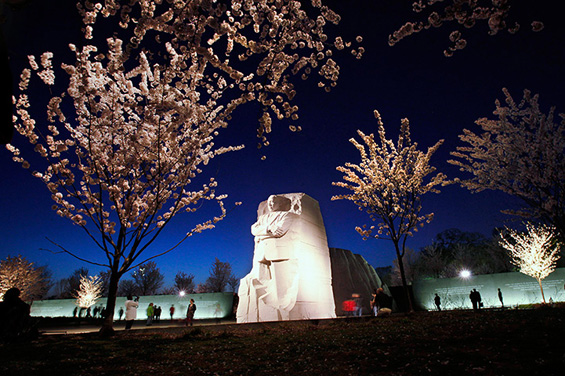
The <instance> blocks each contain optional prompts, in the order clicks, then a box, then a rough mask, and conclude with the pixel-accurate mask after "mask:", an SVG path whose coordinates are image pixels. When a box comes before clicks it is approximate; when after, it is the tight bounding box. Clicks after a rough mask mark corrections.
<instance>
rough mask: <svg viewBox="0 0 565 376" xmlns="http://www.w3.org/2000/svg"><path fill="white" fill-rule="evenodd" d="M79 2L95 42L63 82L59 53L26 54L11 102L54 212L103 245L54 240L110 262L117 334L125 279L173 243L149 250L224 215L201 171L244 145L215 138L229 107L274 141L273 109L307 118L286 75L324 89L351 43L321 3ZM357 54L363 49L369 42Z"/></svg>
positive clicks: (19, 156)
mask: <svg viewBox="0 0 565 376" xmlns="http://www.w3.org/2000/svg"><path fill="white" fill-rule="evenodd" d="M78 7H79V11H80V12H81V15H82V17H83V21H84V25H85V27H84V32H85V38H86V41H87V43H85V45H83V46H82V47H79V46H76V45H70V49H71V51H72V53H73V54H74V56H75V58H74V61H73V62H72V63H69V64H67V63H64V64H61V68H62V69H63V70H64V71H65V72H66V74H67V76H66V77H67V81H64V82H63V83H58V84H57V85H55V74H56V73H57V75H58V77H59V76H60V75H59V72H58V68H56V65H55V64H54V63H53V54H52V53H50V52H46V53H44V54H43V55H42V56H41V59H40V61H36V58H35V57H33V56H30V59H29V60H30V66H31V69H25V70H24V71H23V72H22V74H21V80H20V84H19V90H20V91H19V93H18V94H17V95H16V96H15V99H14V101H15V109H16V115H15V116H14V123H15V129H16V131H17V133H19V134H20V135H22V136H24V137H25V138H27V141H28V142H29V143H31V144H32V145H33V147H34V150H35V152H36V153H37V155H38V156H39V157H41V158H42V160H43V162H44V163H43V165H41V164H40V163H36V165H38V166H37V167H36V166H35V165H34V169H33V170H32V171H33V175H34V176H36V177H37V178H39V179H41V180H43V182H45V184H46V185H47V188H48V190H49V191H50V192H51V194H52V198H53V200H54V202H55V204H54V206H53V208H54V210H55V211H56V212H57V214H59V215H60V216H62V217H66V218H69V219H70V220H71V221H72V222H73V223H74V224H75V225H77V226H79V227H80V228H82V229H83V230H84V231H85V232H86V233H87V234H88V236H89V237H90V238H91V239H92V240H93V241H94V243H95V244H96V245H97V246H98V247H99V248H100V249H101V251H102V254H103V260H104V261H99V260H98V259H96V258H94V257H93V258H92V259H90V258H86V257H82V256H79V255H77V254H76V253H74V252H72V251H71V250H67V249H66V248H64V247H63V246H62V245H60V244H57V246H59V247H60V248H61V249H63V250H64V251H65V252H67V253H69V254H71V255H73V256H75V257H77V258H78V259H80V260H82V261H86V262H90V263H92V264H96V265H100V266H105V267H107V268H109V270H110V271H111V276H110V281H109V293H108V307H107V309H108V312H109V315H108V317H107V319H106V321H105V323H104V326H103V328H102V331H103V332H112V331H113V330H112V323H113V312H114V309H115V300H116V292H117V289H118V283H119V280H120V278H121V277H122V276H123V275H124V274H125V273H127V272H128V271H129V270H132V269H135V268H136V267H138V266H139V265H141V264H143V263H145V262H147V261H149V260H151V259H153V258H155V257H158V256H160V255H162V254H164V253H167V252H169V251H171V250H172V249H174V248H175V247H176V245H175V246H172V247H171V248H170V249H167V250H163V251H162V252H161V253H158V254H150V255H145V253H144V252H145V251H146V250H147V249H148V248H149V247H150V245H151V244H152V243H153V242H154V240H155V239H156V238H157V237H158V236H159V235H160V234H161V232H162V231H163V228H165V226H166V225H167V224H168V223H170V221H171V220H172V218H173V217H174V216H175V215H177V214H178V213H181V212H189V213H192V212H194V211H196V210H197V208H198V207H200V205H201V204H202V202H203V201H213V202H217V204H218V205H219V213H218V215H217V216H216V217H214V218H213V219H210V220H208V221H205V222H203V223H200V224H197V225H196V226H195V227H194V228H193V229H192V230H190V231H188V232H187V234H186V236H185V237H184V238H183V239H181V240H180V242H182V241H183V240H184V239H186V238H187V237H189V236H191V235H193V234H195V233H199V232H201V231H203V230H205V229H211V228H213V227H214V226H215V224H216V223H217V222H218V221H220V220H221V219H222V218H224V216H225V215H226V210H225V208H224V200H225V199H226V195H222V194H219V193H217V192H216V187H217V182H216V181H215V180H214V179H213V178H211V179H209V180H207V181H204V180H203V177H200V175H201V173H202V168H203V166H205V165H206V164H208V162H209V161H210V160H211V159H212V158H214V157H217V156H219V155H221V154H225V153H227V152H230V151H235V150H239V149H241V147H242V146H223V147H220V146H217V145H215V144H214V141H213V140H214V137H216V136H217V135H218V133H219V132H220V131H221V129H222V128H224V127H226V126H227V125H228V121H229V120H230V118H231V115H232V113H233V111H234V110H235V109H236V108H237V107H239V106H240V105H242V104H244V103H248V102H256V103H258V104H259V106H260V109H261V113H260V116H259V126H258V129H257V135H258V137H259V142H260V145H266V144H268V141H267V138H266V134H267V133H269V132H270V130H271V125H272V118H273V117H275V118H276V119H288V121H295V120H297V118H298V115H297V110H298V108H297V106H294V105H292V104H291V100H292V98H293V97H294V96H295V94H296V91H295V89H294V86H293V84H292V83H291V76H293V75H301V76H302V78H304V79H306V78H308V76H310V75H312V74H314V73H318V74H317V76H319V79H320V80H319V83H318V86H320V87H324V88H326V89H327V90H329V89H330V88H331V87H333V86H335V84H336V82H337V79H338V76H339V66H338V65H337V63H336V62H335V61H334V60H333V59H332V56H333V54H334V53H335V52H336V51H339V50H343V49H347V48H348V46H351V44H350V43H347V42H345V41H344V40H343V39H342V38H341V37H336V38H335V39H334V40H330V38H329V37H328V35H327V34H326V27H327V24H337V23H338V22H339V16H338V15H337V14H336V13H334V12H333V11H331V10H330V9H328V8H327V7H326V6H323V5H322V3H321V1H320V0H313V1H312V2H311V4H309V5H307V4H305V5H304V6H303V5H302V4H301V2H298V1H291V0H279V1H273V0H231V1H213V0H174V1H173V0H132V1H130V2H129V3H125V2H122V1H116V0H105V1H101V2H99V3H94V2H91V1H88V0H87V1H84V2H80V3H79V4H78ZM102 21H103V22H102ZM98 25H102V26H98ZM114 25H119V26H120V28H119V29H118V28H117V27H114ZM105 33H107V34H108V35H104V34H105ZM359 40H360V39H359ZM354 52H355V54H356V55H357V57H360V56H361V55H362V53H363V50H362V48H357V49H355V50H354ZM32 73H35V74H36V75H37V76H39V78H41V80H43V82H44V83H45V84H47V85H48V86H49V90H50V91H51V92H53V91H56V90H57V89H58V88H59V87H64V90H63V92H62V93H61V94H59V95H53V96H51V97H50V99H49V100H48V101H47V103H46V105H47V121H46V123H47V126H46V127H44V126H39V125H41V124H42V123H38V122H37V121H36V120H35V119H34V115H35V114H36V112H35V110H34V111H30V108H33V109H35V108H38V107H37V106H41V105H43V104H41V102H35V101H34V102H32V98H33V95H32V94H33V92H31V90H30V89H29V88H30V80H31V79H32ZM63 77H65V76H64V75H63ZM57 82H59V79H58V81H57ZM28 92H29V94H28ZM32 103H33V105H32ZM290 127H291V129H296V127H295V126H294V125H291V126H290ZM18 141H20V139H16V138H15V139H14V143H13V144H9V145H7V148H8V149H9V150H10V151H11V152H12V153H13V159H14V160H15V161H16V162H19V163H21V164H22V166H23V167H24V168H29V167H30V166H31V165H32V164H33V162H34V160H32V159H28V158H24V157H23V153H22V150H20V148H19V147H16V146H15V145H16V143H17V142H18ZM180 242H179V243H177V245H178V244H180ZM142 255H144V256H142Z"/></svg>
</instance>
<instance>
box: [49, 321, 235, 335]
mask: <svg viewBox="0 0 565 376" xmlns="http://www.w3.org/2000/svg"><path fill="white" fill-rule="evenodd" d="M231 324H235V320H230V319H225V320H221V321H220V322H217V321H215V320H194V324H193V326H217V325H231ZM125 325H126V324H125V321H123V320H121V321H115V322H114V330H116V331H123V330H125ZM100 327H101V325H94V324H85V323H83V324H80V325H76V324H75V325H66V326H54V327H41V325H40V326H39V332H40V333H41V334H43V335H54V334H83V333H94V332H98V331H99V330H100ZM184 327H185V325H184V323H183V322H182V321H180V320H172V321H171V320H161V321H160V322H153V324H152V325H145V320H136V321H135V322H134V324H133V327H132V329H131V330H149V329H165V328H184Z"/></svg>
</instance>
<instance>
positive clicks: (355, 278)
mask: <svg viewBox="0 0 565 376" xmlns="http://www.w3.org/2000/svg"><path fill="white" fill-rule="evenodd" d="M330 259H331V267H332V276H333V282H332V285H333V294H334V300H335V303H336V307H337V308H336V310H337V314H338V315H341V314H342V312H341V304H342V303H343V302H344V301H346V300H350V299H351V297H352V295H353V294H358V295H360V297H361V303H362V307H363V314H370V312H371V307H370V302H371V298H372V293H373V289H376V288H379V287H383V288H384V289H385V292H386V293H387V294H388V295H390V291H388V288H387V287H386V286H383V284H382V282H381V279H380V278H379V276H378V275H377V272H376V271H375V269H374V268H373V267H372V266H371V265H369V263H368V262H367V261H366V260H365V259H364V258H363V256H361V255H357V254H354V253H352V252H351V251H348V250H345V249H339V248H330Z"/></svg>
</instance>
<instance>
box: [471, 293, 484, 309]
mask: <svg viewBox="0 0 565 376" xmlns="http://www.w3.org/2000/svg"><path fill="white" fill-rule="evenodd" d="M469 299H471V304H472V305H473V309H474V310H475V311H476V310H478V309H479V308H481V305H482V302H481V294H480V293H479V292H478V291H477V289H473V290H471V293H470V294H469Z"/></svg>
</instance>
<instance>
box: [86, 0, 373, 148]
mask: <svg viewBox="0 0 565 376" xmlns="http://www.w3.org/2000/svg"><path fill="white" fill-rule="evenodd" d="M311 8H313V9H314V10H317V11H318V13H317V14H315V13H316V12H315V11H312V10H311ZM79 9H80V11H81V14H82V16H83V20H84V23H85V25H87V27H86V29H85V30H86V34H85V35H86V37H87V38H93V37H95V35H94V34H93V32H92V28H91V26H92V25H93V24H94V23H95V22H96V19H97V18H98V17H99V16H102V17H106V18H112V17H117V18H119V24H120V26H121V27H122V28H123V29H124V30H125V31H129V32H130V34H131V36H130V37H129V39H128V40H127V41H126V42H127V47H126V51H128V52H129V51H133V50H135V49H136V48H139V47H140V46H152V47H153V46H154V45H155V42H157V43H170V46H171V48H172V49H174V50H175V56H176V57H175V58H179V59H181V60H184V61H185V62H186V63H187V65H189V62H192V63H194V60H197V61H198V63H199V64H200V65H203V69H202V70H201V72H200V73H201V87H200V88H198V89H203V92H205V93H206V96H205V97H208V96H210V97H211V98H212V100H214V101H216V102H219V99H220V97H221V96H222V95H224V96H226V92H230V95H229V98H230V99H231V100H230V101H229V103H227V104H225V106H226V108H233V107H235V106H237V105H239V104H242V103H245V102H248V101H257V102H259V103H260V104H261V108H262V110H261V111H262V113H261V115H260V116H259V117H258V119H259V125H258V129H257V136H258V138H259V139H260V143H261V144H262V145H264V146H266V145H267V144H268V141H267V139H266V134H267V133H269V132H270V131H271V127H272V119H273V118H276V119H279V120H283V119H287V120H289V121H296V120H297V119H298V114H297V111H298V107H297V106H293V105H291V103H290V102H291V101H292V99H293V98H294V96H295V95H296V90H295V89H294V85H293V84H292V82H291V80H290V76H292V75H300V76H301V77H302V78H303V79H307V78H308V77H309V76H310V75H312V74H313V73H315V72H318V77H319V81H318V86H319V87H323V88H324V90H326V91H329V90H331V88H332V87H335V86H336V84H337V80H338V78H339V66H338V65H337V63H336V62H335V60H333V59H332V56H333V54H334V52H335V50H339V49H343V48H349V47H351V46H352V43H351V42H343V40H342V39H341V37H337V38H336V42H335V43H334V44H332V43H330V37H329V36H328V34H327V30H326V29H327V25H328V24H337V23H339V21H340V16H339V15H338V14H336V13H335V12H333V11H332V10H331V9H329V8H328V7H327V6H325V5H323V4H322V1H319V0H313V1H312V2H311V4H310V7H308V6H307V5H306V4H302V3H301V2H299V1H294V0H276V1H274V0H231V1H223V2H219V1H218V2H217V1H211V0H174V1H173V0H159V1H156V0H153V1H140V0H134V1H131V2H130V4H127V5H126V4H124V3H123V2H120V1H117V0H104V1H103V2H100V3H94V2H91V1H86V2H85V3H84V6H79ZM361 41H362V38H360V37H358V38H357V39H356V43H360V42H361ZM352 53H353V54H354V55H355V56H356V57H357V58H360V57H361V56H362V55H363V53H364V48H363V47H358V48H357V49H353V50H352ZM250 68H252V70H251V69H250ZM187 73H188V72H187ZM231 89H236V91H234V90H231ZM237 89H239V90H240V92H239V93H238V92H237ZM234 97H237V98H236V99H234Z"/></svg>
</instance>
